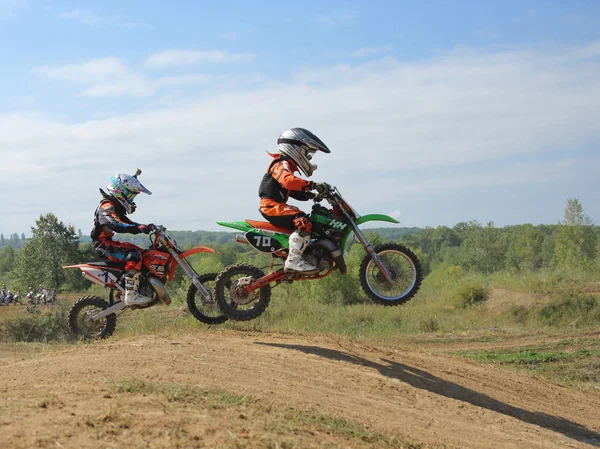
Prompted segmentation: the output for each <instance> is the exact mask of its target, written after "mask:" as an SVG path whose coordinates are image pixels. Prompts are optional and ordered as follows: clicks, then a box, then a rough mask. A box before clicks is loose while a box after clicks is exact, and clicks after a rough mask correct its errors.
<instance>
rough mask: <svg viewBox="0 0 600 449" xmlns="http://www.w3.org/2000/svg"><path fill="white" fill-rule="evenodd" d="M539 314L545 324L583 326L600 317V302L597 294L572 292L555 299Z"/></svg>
mask: <svg viewBox="0 0 600 449" xmlns="http://www.w3.org/2000/svg"><path fill="white" fill-rule="evenodd" d="M537 315H538V318H539V320H540V321H541V322H542V323H543V324H545V325H549V326H560V325H570V326H573V327H581V326H584V325H586V324H593V323H595V322H597V321H598V320H599V319H600V302H599V301H598V299H597V298H596V297H595V296H591V295H577V294H575V293H570V294H568V295H567V296H562V297H559V298H556V299H553V300H552V301H551V302H549V303H548V304H547V305H545V306H544V307H542V308H541V309H540V310H539V311H538V312H537Z"/></svg>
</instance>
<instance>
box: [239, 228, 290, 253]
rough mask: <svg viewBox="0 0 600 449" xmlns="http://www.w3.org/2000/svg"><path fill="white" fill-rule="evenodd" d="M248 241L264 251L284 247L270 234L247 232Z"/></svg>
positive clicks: (277, 249) (269, 251)
mask: <svg viewBox="0 0 600 449" xmlns="http://www.w3.org/2000/svg"><path fill="white" fill-rule="evenodd" d="M245 236H246V238H247V239H248V243H249V244H250V245H252V246H253V247H254V248H256V249H257V250H259V251H261V252H263V253H273V252H275V251H279V250H280V249H281V248H282V245H281V243H279V242H278V241H277V240H276V239H274V238H273V237H271V236H269V235H264V234H259V233H258V232H246V234H245Z"/></svg>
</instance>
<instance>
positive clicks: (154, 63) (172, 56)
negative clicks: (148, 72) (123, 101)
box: [144, 50, 255, 69]
mask: <svg viewBox="0 0 600 449" xmlns="http://www.w3.org/2000/svg"><path fill="white" fill-rule="evenodd" d="M254 58H255V55H254V54H252V53H229V52H227V51H191V50H165V51H162V52H159V53H154V54H152V55H150V56H148V58H146V60H145V62H144V65H145V66H146V67H149V68H152V69H158V68H165V67H182V66H190V65H193V64H197V63H202V62H204V63H229V62H244V61H251V60H253V59H254Z"/></svg>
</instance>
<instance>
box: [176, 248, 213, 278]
mask: <svg viewBox="0 0 600 449" xmlns="http://www.w3.org/2000/svg"><path fill="white" fill-rule="evenodd" d="M198 253H212V254H219V253H218V252H217V251H215V250H214V249H212V248H208V247H206V246H196V247H195V248H192V249H188V250H187V251H184V252H182V253H181V254H180V255H179V257H181V258H182V259H186V258H188V257H190V256H192V255H194V254H198ZM176 267H177V262H175V261H174V260H171V266H170V267H169V273H168V279H169V281H172V280H173V275H174V274H175V268H176Z"/></svg>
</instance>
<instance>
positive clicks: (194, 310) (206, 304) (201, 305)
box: [187, 273, 227, 324]
mask: <svg viewBox="0 0 600 449" xmlns="http://www.w3.org/2000/svg"><path fill="white" fill-rule="evenodd" d="M216 277H217V273H210V274H203V275H202V276H200V282H202V284H203V285H204V286H205V287H206V288H207V289H208V291H210V294H211V299H210V300H207V299H206V298H205V297H204V296H203V295H202V293H200V292H198V289H197V288H196V286H195V285H194V284H192V285H190V288H189V289H188V295H187V304H188V309H189V310H190V312H191V314H192V315H194V318H196V319H197V320H198V321H201V322H203V323H206V324H221V323H224V322H225V321H227V317H226V316H225V315H223V313H221V310H220V309H219V306H218V304H217V301H216V300H215V295H214V283H215V282H214V281H215V278H216Z"/></svg>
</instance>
